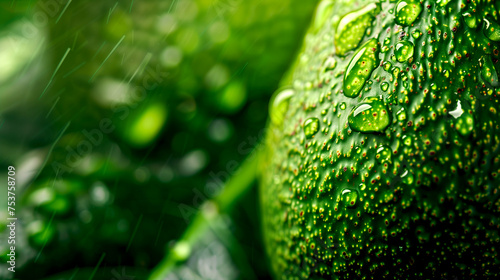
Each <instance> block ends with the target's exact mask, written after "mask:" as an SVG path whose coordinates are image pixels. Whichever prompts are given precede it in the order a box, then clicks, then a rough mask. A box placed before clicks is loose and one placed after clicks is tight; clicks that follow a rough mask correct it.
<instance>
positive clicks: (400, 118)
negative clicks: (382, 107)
mask: <svg viewBox="0 0 500 280" xmlns="http://www.w3.org/2000/svg"><path fill="white" fill-rule="evenodd" d="M396 116H397V117H398V121H401V122H402V121H404V120H406V110H405V108H404V107H403V108H401V109H400V110H399V111H398V112H397V113H396Z"/></svg>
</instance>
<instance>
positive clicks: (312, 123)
mask: <svg viewBox="0 0 500 280" xmlns="http://www.w3.org/2000/svg"><path fill="white" fill-rule="evenodd" d="M318 131H319V119H318V118H309V119H307V120H306V121H305V122H304V135H305V136H306V138H307V139H310V138H313V137H314V135H315V134H316V133H317V132H318Z"/></svg>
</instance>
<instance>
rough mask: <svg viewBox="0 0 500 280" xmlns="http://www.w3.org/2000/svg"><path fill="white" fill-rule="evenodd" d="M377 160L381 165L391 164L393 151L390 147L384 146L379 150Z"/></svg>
mask: <svg viewBox="0 0 500 280" xmlns="http://www.w3.org/2000/svg"><path fill="white" fill-rule="evenodd" d="M375 158H376V159H377V161H378V162H379V163H384V162H391V158H392V149H391V148H390V147H386V146H382V147H380V148H378V149H377V154H376V155H375Z"/></svg>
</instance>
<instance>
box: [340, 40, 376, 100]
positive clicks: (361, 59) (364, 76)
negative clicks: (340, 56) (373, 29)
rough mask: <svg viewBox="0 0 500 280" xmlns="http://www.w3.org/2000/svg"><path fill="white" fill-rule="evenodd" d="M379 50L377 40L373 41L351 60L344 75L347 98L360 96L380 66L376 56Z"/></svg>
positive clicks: (365, 45)
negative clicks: (374, 71) (367, 81)
mask: <svg viewBox="0 0 500 280" xmlns="http://www.w3.org/2000/svg"><path fill="white" fill-rule="evenodd" d="M378 49H379V47H378V42H377V39H371V40H369V41H368V42H366V43H365V44H364V45H363V46H362V47H361V48H360V49H359V50H358V51H357V52H356V54H355V55H354V57H353V58H352V59H351V61H350V62H349V65H348V66H347V71H346V72H345V74H344V95H345V96H347V97H356V96H357V95H358V94H359V92H360V91H361V89H362V88H363V86H364V84H365V82H366V80H368V78H369V77H370V75H371V73H372V72H373V70H374V69H375V68H376V67H377V66H378V61H377V56H376V55H377V52H378Z"/></svg>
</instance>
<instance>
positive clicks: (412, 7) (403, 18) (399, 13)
mask: <svg viewBox="0 0 500 280" xmlns="http://www.w3.org/2000/svg"><path fill="white" fill-rule="evenodd" d="M420 12H422V5H420V2H418V1H417V0H400V1H399V2H398V3H397V4H396V22H397V23H398V24H399V25H404V26H409V25H411V24H412V23H413V22H414V21H415V20H416V19H417V17H418V16H419V15H420Z"/></svg>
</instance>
